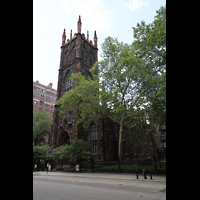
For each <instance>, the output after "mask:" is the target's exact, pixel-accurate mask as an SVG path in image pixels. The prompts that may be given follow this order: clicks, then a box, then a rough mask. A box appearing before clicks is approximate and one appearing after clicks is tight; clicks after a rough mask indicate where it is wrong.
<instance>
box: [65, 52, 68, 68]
mask: <svg viewBox="0 0 200 200" xmlns="http://www.w3.org/2000/svg"><path fill="white" fill-rule="evenodd" d="M68 63H69V53H68V52H67V53H66V54H65V65H66V64H68Z"/></svg>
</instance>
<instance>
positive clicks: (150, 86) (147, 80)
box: [132, 6, 166, 125]
mask: <svg viewBox="0 0 200 200" xmlns="http://www.w3.org/2000/svg"><path fill="white" fill-rule="evenodd" d="M156 13H157V15H156V16H155V19H154V21H153V22H152V23H151V24H145V22H144V21H142V22H141V23H140V24H139V23H138V24H137V27H134V28H133V30H134V38H135V41H134V42H133V44H132V45H133V48H134V49H135V53H136V56H137V57H138V58H140V59H141V61H142V62H141V65H137V68H136V74H137V80H136V83H137V86H138V93H139V95H140V96H144V97H145V98H146V100H147V102H149V103H148V106H146V109H147V110H146V111H147V112H148V116H149V121H150V122H151V123H152V124H156V123H157V124H159V125H165V124H166V122H165V118H166V6H165V7H161V8H160V9H159V10H157V11H156Z"/></svg>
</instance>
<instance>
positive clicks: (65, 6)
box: [33, 0, 166, 89]
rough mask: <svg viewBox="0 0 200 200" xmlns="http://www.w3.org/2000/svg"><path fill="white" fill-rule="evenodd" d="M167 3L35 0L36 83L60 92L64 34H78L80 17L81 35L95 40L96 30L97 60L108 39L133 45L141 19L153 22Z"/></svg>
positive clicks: (34, 59) (110, 0)
mask: <svg viewBox="0 0 200 200" xmlns="http://www.w3.org/2000/svg"><path fill="white" fill-rule="evenodd" d="M165 4H166V1H164V0H33V81H36V80H38V81H39V82H40V83H41V84H44V85H47V84H49V83H50V82H51V83H53V88H54V89H57V80H58V69H59V65H60V52H61V49H60V47H61V43H62V34H63V30H64V28H65V31H66V40H67V39H68V38H69V37H70V30H71V29H72V37H73V35H74V33H77V21H78V16H79V15H81V22H82V29H81V32H82V33H85V35H86V36H87V31H89V39H90V40H92V41H93V37H94V31H95V30H96V33H97V37H98V41H97V45H98V60H99V61H100V60H101V56H100V55H101V44H102V42H103V41H104V39H105V38H106V37H108V36H111V37H115V38H118V41H120V42H121V41H123V42H124V43H128V44H131V43H132V42H133V29H132V26H136V24H137V23H138V22H141V21H142V20H144V21H145V23H151V22H152V21H153V20H154V16H155V15H156V10H158V9H159V8H160V6H164V5H165Z"/></svg>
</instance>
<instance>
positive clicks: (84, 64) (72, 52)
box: [49, 15, 98, 147]
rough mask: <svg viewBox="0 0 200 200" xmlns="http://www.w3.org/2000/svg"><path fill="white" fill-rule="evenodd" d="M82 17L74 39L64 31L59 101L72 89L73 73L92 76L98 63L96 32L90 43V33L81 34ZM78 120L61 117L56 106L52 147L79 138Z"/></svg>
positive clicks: (51, 139)
mask: <svg viewBox="0 0 200 200" xmlns="http://www.w3.org/2000/svg"><path fill="white" fill-rule="evenodd" d="M81 27H82V22H81V16H80V15H79V19H78V22H77V33H74V35H73V37H72V30H70V38H69V39H67V41H66V31H65V29H64V31H63V35H62V46H61V56H60V67H59V70H58V71H59V72H58V85H57V99H58V100H59V99H60V98H61V97H62V95H63V94H64V93H65V92H67V91H69V90H70V89H71V84H72V83H71V80H70V79H69V77H70V76H71V74H72V73H78V72H81V73H82V74H83V75H84V76H85V77H86V78H87V76H90V72H89V69H90V68H91V67H92V66H93V65H94V63H95V62H96V61H98V57H97V53H98V48H97V34H96V31H94V41H92V40H90V41H89V32H88V31H87V38H86V37H85V34H84V33H81ZM75 121H76V119H74V118H73V113H71V114H70V116H69V117H67V118H65V117H60V116H59V115H58V110H57V105H55V109H54V116H53V122H52V125H51V132H50V137H49V143H50V145H51V146H54V147H57V146H60V145H62V144H64V143H67V142H68V141H69V140H73V139H76V138H77V134H78V132H77V129H78V128H77V127H76V124H75V123H76V122H75Z"/></svg>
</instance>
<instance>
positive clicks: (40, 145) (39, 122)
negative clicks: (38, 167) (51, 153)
mask: <svg viewBox="0 0 200 200" xmlns="http://www.w3.org/2000/svg"><path fill="white" fill-rule="evenodd" d="M50 125H51V121H50V116H49V115H48V113H46V112H45V111H40V110H38V111H37V112H33V144H34V145H33V160H34V163H35V160H38V162H37V163H39V160H40V159H46V158H47V151H48V144H47V142H45V140H44V138H43V137H44V135H45V134H47V133H49V132H50Z"/></svg>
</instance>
